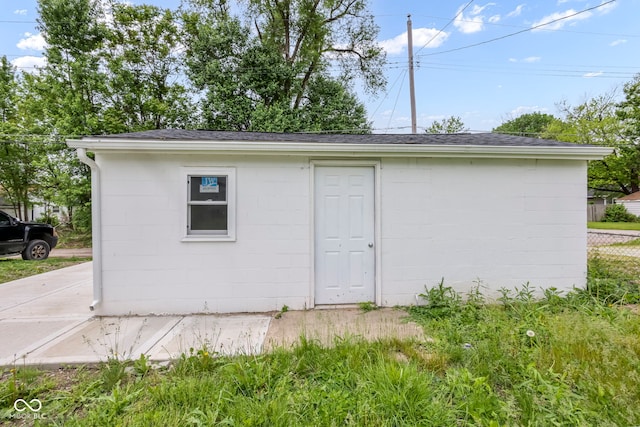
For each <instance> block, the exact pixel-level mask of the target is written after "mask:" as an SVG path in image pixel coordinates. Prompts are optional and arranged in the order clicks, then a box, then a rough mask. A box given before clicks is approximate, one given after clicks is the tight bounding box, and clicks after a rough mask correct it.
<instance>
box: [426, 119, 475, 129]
mask: <svg viewBox="0 0 640 427" xmlns="http://www.w3.org/2000/svg"><path fill="white" fill-rule="evenodd" d="M468 130H469V128H468V127H466V126H465V125H464V122H463V121H462V119H461V118H460V117H457V116H450V117H446V118H444V119H442V120H440V121H434V122H433V123H431V126H429V127H428V128H426V129H425V132H427V133H460V132H466V131H468Z"/></svg>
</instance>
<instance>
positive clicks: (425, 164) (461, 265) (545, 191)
mask: <svg viewBox="0 0 640 427" xmlns="http://www.w3.org/2000/svg"><path fill="white" fill-rule="evenodd" d="M381 170H382V172H381V173H382V176H381V180H380V181H381V187H382V188H381V199H382V200H381V205H382V206H381V211H382V219H381V220H382V224H381V226H382V236H381V246H382V248H381V250H382V256H381V259H382V268H381V270H382V283H383V286H382V303H383V304H385V305H396V304H412V303H415V301H416V299H415V295H416V294H417V293H420V292H423V291H424V288H425V285H426V286H429V287H432V286H435V285H437V284H438V283H439V282H440V280H441V279H443V278H444V280H445V285H448V286H452V287H454V288H455V289H456V290H458V291H460V292H463V293H465V292H467V291H468V290H469V289H470V286H473V285H474V284H475V283H474V282H477V281H480V282H479V283H480V284H481V286H482V287H483V288H481V290H482V292H483V293H484V294H485V295H487V296H490V297H497V296H499V290H500V289H501V288H503V287H506V288H510V289H513V288H514V287H517V286H518V287H519V286H521V285H523V284H525V283H527V282H529V283H530V284H531V285H532V286H536V287H551V286H553V287H556V288H558V289H562V290H570V289H571V288H572V287H573V286H574V285H575V286H583V285H584V283H585V278H586V226H585V218H584V201H585V197H586V162H578V161H555V160H526V159H523V160H513V159H508V160H507V159H505V160H500V159H494V160H490V159H385V160H384V161H383V167H382V169H381Z"/></svg>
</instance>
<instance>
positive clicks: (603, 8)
mask: <svg viewBox="0 0 640 427" xmlns="http://www.w3.org/2000/svg"><path fill="white" fill-rule="evenodd" d="M601 3H604V1H602V2H601ZM617 5H618V3H616V2H613V3H607V4H604V5H602V6H600V7H599V8H597V9H596V11H597V12H598V13H600V14H602V15H604V14H606V13H609V12H611V11H612V10H613V9H615V8H616V6H617Z"/></svg>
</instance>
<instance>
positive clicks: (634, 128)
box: [616, 74, 640, 150]
mask: <svg viewBox="0 0 640 427" xmlns="http://www.w3.org/2000/svg"><path fill="white" fill-rule="evenodd" d="M623 92H624V94H625V98H624V100H623V101H622V102H620V103H619V104H617V105H616V117H617V118H618V119H619V120H620V121H621V122H622V133H623V135H624V138H625V140H626V141H627V143H628V144H630V145H633V147H640V74H637V75H636V76H635V77H634V78H633V80H631V81H630V82H628V83H626V84H625V85H624V88H623ZM638 149H639V150H640V148H638Z"/></svg>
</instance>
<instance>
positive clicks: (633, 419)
mask: <svg viewBox="0 0 640 427" xmlns="http://www.w3.org/2000/svg"><path fill="white" fill-rule="evenodd" d="M422 297H423V300H424V304H423V305H420V306H415V307H411V308H408V309H407V310H408V312H409V316H410V317H411V319H412V320H414V321H416V322H419V323H420V324H421V325H422V326H424V328H425V330H426V331H427V333H428V335H429V336H430V337H431V338H430V339H429V340H425V341H412V340H399V339H386V340H379V341H375V342H366V341H363V340H360V339H356V338H349V339H343V338H340V337H336V339H335V341H334V343H333V345H332V346H330V347H324V346H322V345H320V344H319V343H318V342H316V341H313V340H308V339H305V338H304V337H302V338H301V339H300V341H299V343H298V344H297V346H296V347H295V348H293V349H292V350H284V349H276V350H274V351H273V352H271V353H268V354H262V355H257V356H235V357H227V356H219V355H216V354H213V353H211V352H210V350H209V349H207V348H202V349H194V350H191V351H190V352H189V353H187V354H184V355H182V357H181V358H180V359H178V360H176V361H175V362H174V363H173V364H172V365H171V366H170V367H168V368H160V369H154V368H152V367H151V364H150V363H149V361H148V360H147V359H146V358H144V357H141V358H140V359H139V360H137V361H135V362H133V363H129V364H124V362H118V361H109V362H107V363H105V365H104V366H103V367H102V368H100V369H99V370H97V371H92V370H90V369H85V370H82V371H80V373H79V374H78V375H77V376H75V377H73V378H72V379H71V380H67V381H64V382H63V383H59V384H57V385H55V384H54V385H52V384H51V377H50V376H48V375H47V374H46V373H44V374H43V373H40V375H39V376H38V375H34V374H33V372H32V371H28V370H26V371H24V373H20V372H22V371H21V370H17V371H13V372H12V373H9V372H7V373H5V374H4V376H3V379H2V384H1V385H0V405H1V408H2V409H0V419H2V418H4V419H5V420H7V419H9V418H10V416H11V414H12V411H13V408H12V404H13V401H14V399H15V398H16V396H18V394H20V396H28V397H30V398H31V397H37V398H39V399H40V400H41V401H42V402H43V413H44V414H45V415H46V417H45V418H44V419H42V420H36V425H65V426H85V425H96V426H112V425H121V426H156V425H165V426H199V425H206V426H209V425H232V426H235V425H242V426H310V425H313V426H337V425H348V426H363V425H366V426H420V425H423V426H452V425H482V426H499V425H526V426H548V425H562V426H564V425H571V426H593V425H598V426H632V425H640V406H639V405H638V402H640V387H639V386H638V385H639V384H640V319H639V317H638V315H637V314H633V313H632V312H631V311H629V310H627V309H626V308H625V307H623V306H621V305H619V304H617V303H612V302H611V300H609V299H607V298H600V295H597V294H594V293H593V289H586V290H576V291H574V292H571V293H570V294H568V295H563V294H561V293H559V292H557V291H555V290H554V289H549V290H547V291H546V292H545V294H544V297H543V298H542V299H535V298H534V297H533V289H532V288H531V287H529V286H528V285H523V286H522V287H520V288H518V289H514V290H506V289H505V290H503V291H502V297H501V298H500V299H499V301H498V303H497V304H492V305H488V304H487V303H486V302H485V300H484V298H483V296H482V294H481V292H480V291H479V288H476V289H474V290H473V291H472V292H471V293H470V294H469V295H465V296H461V295H458V294H456V293H455V292H453V290H452V289H451V288H449V287H447V286H446V284H445V283H444V282H441V283H440V284H438V285H436V286H434V287H432V288H428V289H425V292H424V293H423V295H422ZM119 364H121V365H119Z"/></svg>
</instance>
